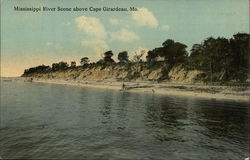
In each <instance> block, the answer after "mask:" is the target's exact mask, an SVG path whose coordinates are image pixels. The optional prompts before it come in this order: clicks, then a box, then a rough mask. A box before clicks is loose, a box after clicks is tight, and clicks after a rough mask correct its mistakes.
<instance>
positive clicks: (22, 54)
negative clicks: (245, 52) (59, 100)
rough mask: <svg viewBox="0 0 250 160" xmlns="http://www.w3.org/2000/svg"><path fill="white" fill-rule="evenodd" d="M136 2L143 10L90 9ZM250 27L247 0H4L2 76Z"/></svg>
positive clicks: (190, 42)
mask: <svg viewBox="0 0 250 160" xmlns="http://www.w3.org/2000/svg"><path fill="white" fill-rule="evenodd" d="M15 6H19V7H29V8H30V7H36V8H38V7H48V8H54V7H55V8H57V7H61V8H72V9H73V8H75V7H78V8H88V11H57V10H56V11H39V12H32V11H15V10H14V7H15ZM90 7H93V8H103V7H110V8H113V7H120V8H128V9H129V8H130V7H136V8H137V9H138V11H133V12H131V11H99V12H95V11H89V8H90ZM238 32H244V33H249V1H248V0H154V1H150V0H137V1H135V0H107V1H105V0H70V1H69V0H53V1H52V0H1V76H2V77H14V76H20V75H21V74H22V73H23V71H24V69H27V68H30V67H34V66H38V65H41V64H44V65H51V64H52V63H54V62H60V61H66V62H68V63H70V62H71V61H76V62H77V64H79V61H80V59H81V58H82V57H89V59H90V61H92V62H94V61H97V60H99V59H100V58H101V57H102V54H103V53H104V52H105V51H108V50H112V51H113V53H114V59H115V60H116V57H117V55H118V53H119V52H121V51H128V52H129V56H130V57H132V56H133V54H135V53H138V52H140V50H146V51H147V50H152V49H154V48H156V47H160V46H161V44H162V43H163V42H164V41H165V40H167V39H173V40H174V41H178V42H181V43H184V44H186V45H187V46H188V48H187V49H188V51H189V50H190V48H191V47H192V45H193V44H196V43H201V42H202V41H203V40H205V39H206V38H208V37H211V36H212V37H215V38H216V37H225V38H230V37H232V36H233V35H234V34H236V33H238Z"/></svg>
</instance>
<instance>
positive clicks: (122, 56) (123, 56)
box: [118, 51, 129, 63]
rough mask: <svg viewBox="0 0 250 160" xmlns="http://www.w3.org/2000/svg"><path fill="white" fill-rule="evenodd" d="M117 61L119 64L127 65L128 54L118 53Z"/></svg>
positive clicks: (124, 52) (125, 52)
mask: <svg viewBox="0 0 250 160" xmlns="http://www.w3.org/2000/svg"><path fill="white" fill-rule="evenodd" d="M118 60H119V61H120V62H121V63H128V62H129V60H128V52H127V51H123V52H120V53H119V54H118Z"/></svg>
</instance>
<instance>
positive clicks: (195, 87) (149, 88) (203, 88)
mask: <svg viewBox="0 0 250 160" xmlns="http://www.w3.org/2000/svg"><path fill="white" fill-rule="evenodd" d="M18 80H21V81H24V80H25V78H18ZM33 82H35V83H53V84H61V85H70V86H78V87H91V88H100V89H113V90H119V91H124V92H138V93H148V94H162V95H171V96H180V97H183V96H185V97H196V98H208V99H218V100H234V101H244V102H249V101H250V97H249V95H250V90H249V88H244V87H236V86H207V85H203V84H182V83H170V82H161V83H157V82H151V81H134V82H118V81H115V80H112V79H109V80H98V81H75V80H63V79H38V78H34V79H33ZM123 84H124V85H125V89H124V90H123V89H122V85H123Z"/></svg>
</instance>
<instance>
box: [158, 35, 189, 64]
mask: <svg viewBox="0 0 250 160" xmlns="http://www.w3.org/2000/svg"><path fill="white" fill-rule="evenodd" d="M162 46H163V47H162V48H160V49H158V55H159V56H160V57H164V58H165V61H166V62H167V63H169V64H170V65H175V64H178V63H184V62H186V61H187V56H188V53H187V51H186V48H187V46H186V45H185V44H182V43H180V42H175V41H174V40H171V39H169V40H166V41H165V42H164V43H162Z"/></svg>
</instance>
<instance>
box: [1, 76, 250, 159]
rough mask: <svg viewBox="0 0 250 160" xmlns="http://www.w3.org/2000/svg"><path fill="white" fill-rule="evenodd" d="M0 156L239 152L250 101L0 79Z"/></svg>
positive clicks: (244, 148)
mask: <svg viewBox="0 0 250 160" xmlns="http://www.w3.org/2000/svg"><path fill="white" fill-rule="evenodd" d="M0 109H1V125H0V145H1V146H0V156H1V157H2V158H16V159H19V158H20V159H21V158H22V159H38V158H39V159H52V158H57V159H100V160H106V159H117V160H119V159H121V160H127V159H129V160H141V159H145V160H146V159H148V160H151V159H153V160H201V159H202V160H210V159H211V160H242V159H244V158H245V157H248V156H249V144H250V140H249V135H250V131H249V126H250V108H249V103H243V102H233V101H219V100H214V99H211V100H210V99H197V98H184V97H170V96H163V95H154V94H149V93H148V94H146V93H145V94H144V93H127V92H119V91H113V90H105V89H91V88H80V87H73V86H64V85H55V84H42V83H28V82H26V83H25V82H3V81H2V82H1V108H0Z"/></svg>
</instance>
